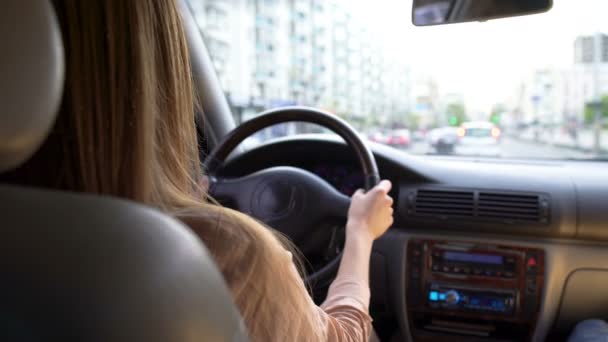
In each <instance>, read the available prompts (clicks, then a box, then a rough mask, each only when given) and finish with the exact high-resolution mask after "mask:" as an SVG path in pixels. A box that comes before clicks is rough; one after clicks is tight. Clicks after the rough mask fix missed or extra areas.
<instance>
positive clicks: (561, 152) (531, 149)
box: [406, 137, 594, 159]
mask: <svg viewBox="0 0 608 342" xmlns="http://www.w3.org/2000/svg"><path fill="white" fill-rule="evenodd" d="M406 151H408V152H410V153H413V154H436V153H435V152H434V150H433V149H432V148H431V147H430V146H429V144H428V143H426V142H416V143H414V144H413V145H412V146H411V147H410V148H409V149H407V150H406ZM498 154H499V156H500V157H502V158H526V159H528V158H530V159H588V158H593V156H594V155H593V154H592V153H589V152H584V151H580V150H577V149H573V148H567V147H559V146H552V145H548V144H542V143H534V142H528V141H523V140H516V139H513V138H509V137H505V138H503V139H502V141H501V143H500V145H499V147H498Z"/></svg>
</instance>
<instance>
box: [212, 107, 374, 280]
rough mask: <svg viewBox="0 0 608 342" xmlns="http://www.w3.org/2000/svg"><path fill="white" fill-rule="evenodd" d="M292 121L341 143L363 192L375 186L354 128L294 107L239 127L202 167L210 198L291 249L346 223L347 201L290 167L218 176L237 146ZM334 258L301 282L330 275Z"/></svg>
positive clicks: (314, 177)
mask: <svg viewBox="0 0 608 342" xmlns="http://www.w3.org/2000/svg"><path fill="white" fill-rule="evenodd" d="M293 121H298V122H307V123H313V124H317V125H320V126H322V127H325V128H327V129H329V130H331V131H333V132H334V133H336V134H338V135H339V136H340V137H342V139H344V140H345V141H346V143H347V145H348V146H349V147H350V148H351V149H352V150H353V152H354V153H355V155H356V156H357V160H358V163H359V166H360V167H361V171H362V173H363V175H364V186H365V190H369V189H371V188H373V187H374V186H375V185H376V184H377V183H378V182H379V181H380V176H379V173H378V166H377V164H376V160H375V159H374V156H373V154H372V153H371V151H370V149H369V148H368V146H367V145H366V144H365V142H364V141H363V140H362V139H361V138H360V137H359V135H358V134H357V132H356V131H355V129H354V128H352V127H351V126H350V125H349V124H348V123H346V122H345V121H344V120H342V119H340V118H338V117H337V116H335V115H332V114H329V113H327V112H324V111H322V110H319V109H314V108H308V107H299V106H295V107H282V108H278V109H271V110H268V111H265V112H262V113H261V114H260V115H258V116H257V117H255V118H253V119H251V120H249V121H246V122H244V123H243V124H241V125H240V126H238V127H237V128H235V129H234V130H233V131H232V132H230V133H229V134H228V135H227V136H226V137H225V138H224V139H223V140H222V141H221V142H220V143H219V144H218V145H217V146H216V147H215V148H214V149H213V150H212V151H211V152H210V154H209V155H208V156H207V158H206V160H205V165H206V167H207V174H208V176H209V193H210V194H211V196H213V197H215V198H221V199H226V200H228V201H229V202H230V203H232V204H233V207H234V209H236V210H238V211H241V212H243V213H246V214H249V215H251V216H253V217H255V218H257V219H258V220H260V221H262V222H264V223H265V224H267V225H269V226H270V227H272V228H274V229H276V230H278V231H280V232H281V233H283V234H286V235H287V236H289V237H290V238H291V239H292V241H294V242H296V244H297V242H298V241H302V240H303V239H305V238H306V237H307V236H310V235H311V234H310V233H311V232H312V231H314V229H315V226H316V227H317V229H318V227H319V226H320V225H321V224H320V223H321V222H323V221H325V220H329V219H331V218H334V219H335V218H340V219H344V220H346V217H347V213H348V207H349V206H350V198H349V197H347V196H346V195H344V194H342V193H340V192H338V191H337V190H336V189H335V188H334V187H332V186H331V185H330V184H328V183H327V182H326V181H325V180H323V179H322V178H320V177H319V176H317V175H315V174H313V173H311V172H308V171H306V170H303V169H300V168H295V167H288V166H277V167H270V168H267V169H263V170H260V171H257V172H255V173H252V174H249V175H246V176H243V177H240V178H223V177H221V176H220V175H219V171H220V170H221V168H222V167H223V165H224V163H225V161H226V158H227V157H228V156H229V155H230V153H231V152H232V151H233V150H234V148H235V147H237V146H238V145H239V144H240V143H241V142H242V141H243V140H245V139H246V138H248V137H249V136H251V135H252V134H254V133H256V132H258V131H260V130H262V129H264V128H267V127H270V126H273V125H276V124H280V123H285V122H293ZM340 257H341V253H339V254H338V255H337V256H336V257H335V258H333V259H332V260H330V261H329V262H328V263H327V264H326V265H325V266H323V267H321V268H320V269H318V270H315V271H314V272H312V273H311V274H309V275H308V276H306V279H305V281H306V282H308V283H309V284H312V283H315V282H316V281H318V280H321V279H326V278H328V277H330V276H331V275H333V274H335V272H336V271H337V269H338V266H339V263H340Z"/></svg>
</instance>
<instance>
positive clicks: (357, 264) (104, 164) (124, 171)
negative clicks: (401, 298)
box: [3, 0, 393, 341]
mask: <svg viewBox="0 0 608 342" xmlns="http://www.w3.org/2000/svg"><path fill="white" fill-rule="evenodd" d="M52 2H53V5H54V7H55V10H56V12H57V16H58V19H59V21H60V24H61V28H62V33H63V41H64V44H65V50H66V63H67V64H66V65H67V76H66V85H65V89H64V95H63V101H62V105H61V109H60V113H59V116H58V119H57V121H56V123H55V126H54V129H53V132H52V133H51V135H50V137H49V138H48V140H47V141H46V142H45V144H44V146H43V147H42V148H41V149H40V150H39V152H38V153H37V154H36V155H35V156H34V157H33V158H32V159H31V160H30V161H29V162H28V163H27V164H26V165H24V166H22V167H21V168H20V169H18V170H16V171H14V172H13V173H11V174H9V175H7V176H6V177H5V176H3V178H5V179H4V180H6V181H9V182H13V183H18V184H23V185H32V186H41V187H47V188H53V189H61V190H71V191H78V192H87V193H93V194H103V195H110V196H118V197H122V198H126V199H130V200H133V201H137V202H141V203H144V204H147V205H150V206H154V207H157V208H159V209H160V210H163V211H164V212H166V213H169V214H171V215H174V216H176V217H177V218H179V219H181V220H182V221H183V222H185V223H186V224H188V225H189V226H190V227H191V229H192V230H193V231H195V232H196V233H197V234H198V236H199V237H200V238H201V239H202V240H203V241H204V242H205V244H206V245H207V247H208V248H209V250H210V251H211V253H212V254H213V256H214V259H215V261H216V263H217V265H218V267H219V269H220V270H221V272H222V274H223V275H224V277H225V280H226V282H227V284H228V286H229V288H230V290H231V292H232V296H233V298H234V301H235V303H236V305H237V307H238V308H239V310H240V313H241V315H242V316H243V319H244V321H245V324H246V326H247V328H248V332H249V336H250V338H251V339H252V340H253V341H366V340H368V339H369V338H370V334H371V319H370V316H369V314H368V305H369V296H370V292H369V284H368V278H369V259H370V254H371V247H372V243H373V241H374V240H375V239H376V238H378V237H379V236H381V235H382V234H383V233H384V232H385V231H386V230H387V229H388V227H389V226H390V225H391V224H392V222H393V219H392V213H393V209H392V202H393V200H392V199H391V198H390V197H389V195H388V192H389V190H390V188H391V184H390V182H388V181H382V182H381V183H380V184H379V185H378V186H376V187H375V188H373V189H372V190H370V191H368V192H367V193H364V192H363V191H361V190H360V191H357V192H356V193H355V194H354V195H353V197H352V202H351V206H350V209H349V212H348V221H347V226H346V242H345V246H344V254H343V257H342V261H341V264H340V268H339V271H338V274H337V276H336V278H335V280H334V281H333V283H332V285H331V286H330V289H329V293H328V295H327V299H326V300H325V302H324V303H323V304H322V305H321V306H320V307H318V306H316V305H315V304H314V302H313V301H312V299H311V297H310V296H309V294H308V292H307V291H306V288H305V285H304V282H303V280H302V279H301V277H300V274H299V273H298V269H297V268H296V264H294V260H293V258H292V253H291V252H289V251H290V250H292V247H291V246H290V244H289V243H286V242H284V241H283V239H281V237H280V236H278V235H277V234H275V233H273V231H272V230H270V229H268V228H266V227H264V226H263V225H261V224H260V223H258V222H257V221H255V220H254V219H252V218H250V217H248V216H246V215H244V214H241V213H238V212H235V211H232V210H229V209H226V208H222V207H219V206H217V205H214V204H211V203H209V202H208V201H207V200H206V199H204V198H201V197H205V196H201V195H200V194H201V191H202V190H201V187H200V184H201V177H203V176H202V175H203V173H202V171H201V170H200V160H199V157H198V155H199V154H198V146H197V143H196V142H197V137H196V130H195V122H194V110H193V104H194V103H195V99H194V96H193V85H192V75H191V73H190V63H189V54H188V48H187V44H186V38H185V34H184V31H183V27H182V23H181V19H180V15H179V11H178V9H177V5H176V3H175V0H155V1H148V0H106V1H81V0H54V1H52Z"/></svg>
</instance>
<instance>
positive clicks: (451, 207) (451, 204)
mask: <svg viewBox="0 0 608 342" xmlns="http://www.w3.org/2000/svg"><path fill="white" fill-rule="evenodd" d="M408 203H409V204H408V206H409V207H408V212H409V213H410V214H412V215H413V216H419V217H429V218H430V217H433V218H440V219H447V218H452V217H453V218H456V219H460V220H463V219H467V220H475V219H479V220H486V221H488V220H489V221H497V222H501V223H509V224H513V223H541V224H546V223H548V222H549V213H550V210H549V200H548V198H547V197H546V196H545V195H540V194H525V193H523V194H520V193H509V192H504V193H503V192H488V191H461V190H459V189H458V190H451V189H450V190H447V189H446V190H443V189H418V190H417V191H416V192H414V193H412V195H410V197H409V202H408Z"/></svg>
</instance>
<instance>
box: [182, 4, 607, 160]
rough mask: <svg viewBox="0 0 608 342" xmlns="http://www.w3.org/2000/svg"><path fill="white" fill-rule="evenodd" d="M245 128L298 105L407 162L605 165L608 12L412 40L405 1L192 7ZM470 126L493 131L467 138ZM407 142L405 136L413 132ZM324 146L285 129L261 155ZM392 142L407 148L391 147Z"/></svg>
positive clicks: (554, 12) (559, 11)
mask: <svg viewBox="0 0 608 342" xmlns="http://www.w3.org/2000/svg"><path fill="white" fill-rule="evenodd" d="M188 4H189V7H190V9H191V11H192V13H193V14H194V17H195V19H196V22H197V23H198V25H199V27H200V31H201V34H202V35H203V37H204V40H205V42H206V45H207V48H208V50H209V52H210V55H211V58H212V61H213V64H214V66H215V68H216V71H217V74H218V76H219V79H220V82H221V84H222V87H223V88H224V90H225V94H226V97H227V99H228V101H229V103H230V106H231V108H232V113H233V115H234V117H235V120H236V121H237V123H238V122H243V121H245V120H248V119H250V118H252V117H254V116H256V115H258V114H259V113H260V112H261V111H263V110H265V109H269V108H277V107H282V106H290V105H304V106H313V107H317V108H320V109H323V110H326V111H328V112H330V113H333V114H335V115H337V116H340V117H342V118H344V119H346V120H347V121H348V122H349V123H350V124H351V125H353V126H354V127H355V128H356V129H358V130H359V131H360V132H361V134H362V136H364V137H366V138H367V139H369V140H370V141H374V142H376V143H380V144H385V145H388V146H392V147H394V148H396V149H398V150H400V151H403V152H404V153H413V154H451V155H486V153H485V150H484V146H482V145H479V146H476V147H471V146H468V147H467V148H466V149H464V148H459V147H461V140H462V139H463V138H465V137H473V136H475V137H480V136H486V137H487V136H490V137H494V138H495V140H496V144H495V143H494V142H490V141H488V145H490V143H492V144H491V151H492V153H491V156H493V157H504V158H557V159H561V158H576V159H591V158H606V157H608V20H606V18H605V13H608V1H605V0H577V1H572V0H554V5H553V8H552V9H551V10H550V11H549V12H547V13H543V14H538V15H531V16H524V17H515V18H508V19H500V20H490V21H487V22H482V23H479V22H473V23H463V24H455V25H443V26H431V27H414V26H413V25H412V24H411V19H410V18H411V5H412V3H411V1H408V0H376V1H368V0H188ZM471 122H483V123H485V124H486V125H493V126H494V127H495V128H496V130H492V129H485V128H483V129H482V128H475V129H465V134H464V135H461V134H455V132H456V133H458V132H459V129H460V128H463V127H465V126H466V125H467V124H469V123H471ZM406 132H407V133H406ZM300 133H303V134H326V133H327V132H326V131H324V130H322V129H319V128H318V127H315V126H311V125H308V124H299V123H295V124H291V123H290V124H283V125H280V126H277V127H273V128H270V129H267V130H265V131H264V132H261V133H260V134H259V135H258V136H256V137H255V140H256V141H257V142H263V141H266V140H268V139H274V138H277V137H282V136H286V135H293V134H300ZM395 136H399V137H398V138H397V139H395Z"/></svg>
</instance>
